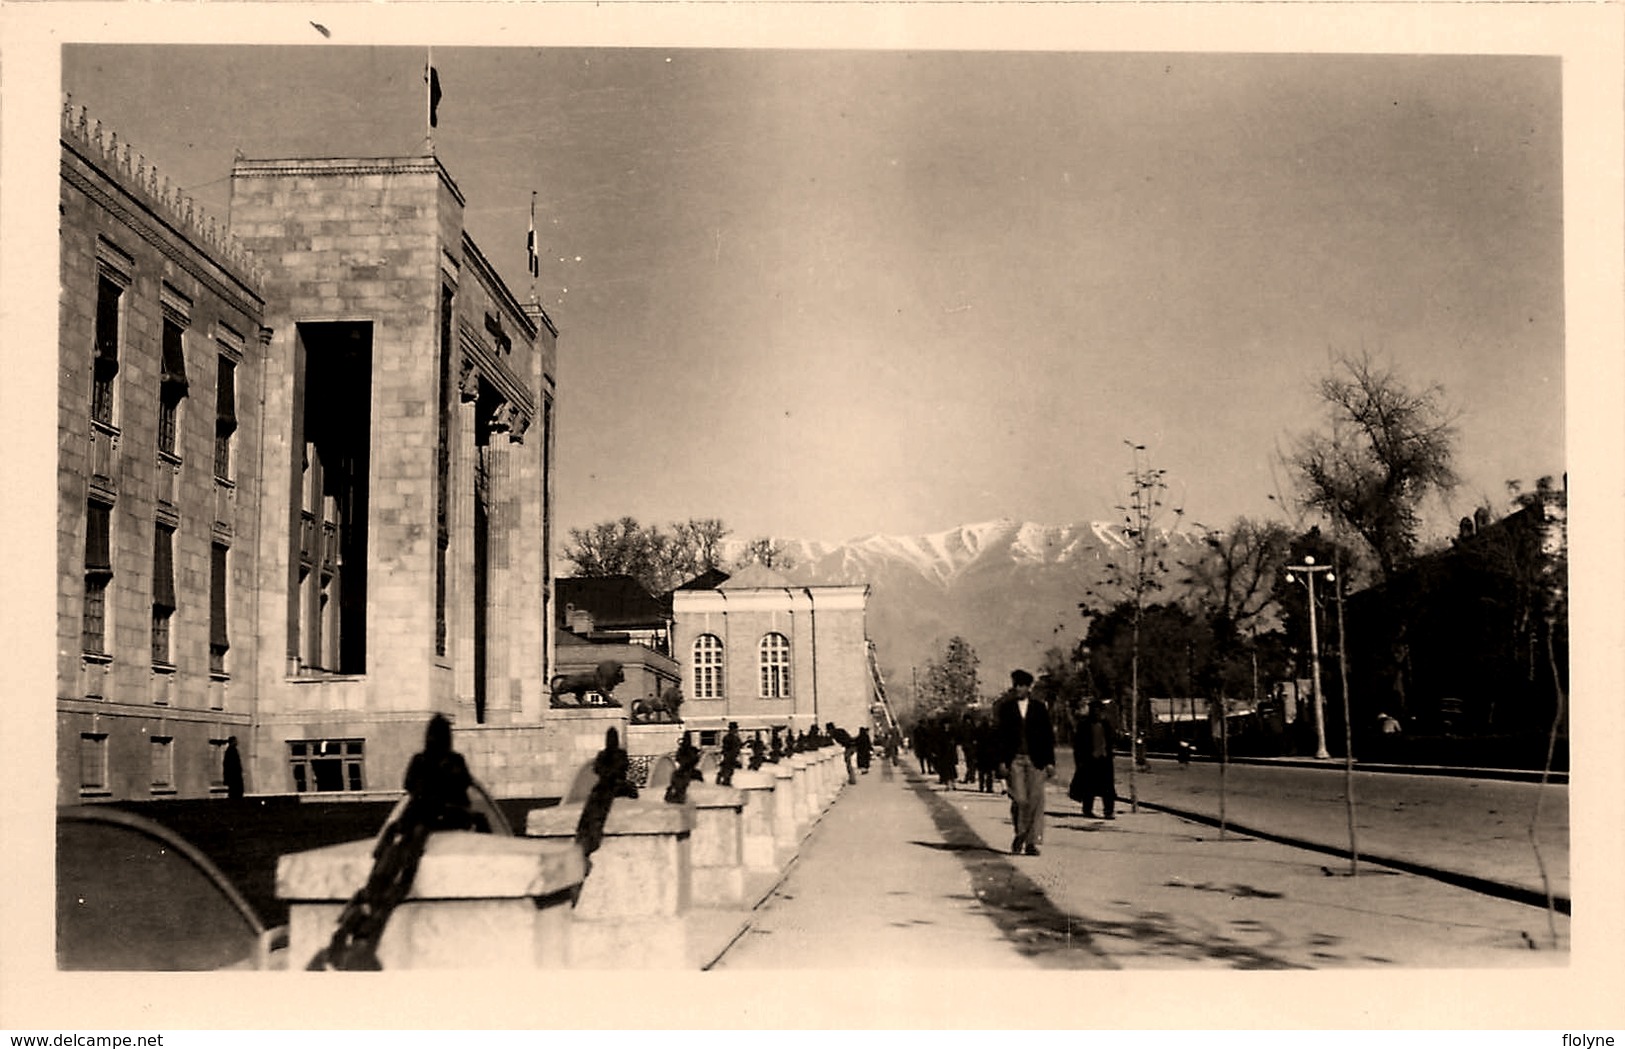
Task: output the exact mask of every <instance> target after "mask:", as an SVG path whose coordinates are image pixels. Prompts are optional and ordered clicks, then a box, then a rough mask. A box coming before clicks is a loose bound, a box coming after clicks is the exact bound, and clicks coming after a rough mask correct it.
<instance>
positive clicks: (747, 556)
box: [736, 536, 796, 571]
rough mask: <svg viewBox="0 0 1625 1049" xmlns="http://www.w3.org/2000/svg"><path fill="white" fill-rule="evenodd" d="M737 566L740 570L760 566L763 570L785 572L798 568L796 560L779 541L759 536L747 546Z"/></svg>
mask: <svg viewBox="0 0 1625 1049" xmlns="http://www.w3.org/2000/svg"><path fill="white" fill-rule="evenodd" d="M736 564H737V566H738V567H740V568H744V567H745V566H746V565H750V564H759V565H761V566H762V567H763V568H775V569H779V570H780V571H785V570H788V569H791V568H794V567H795V566H796V559H795V557H794V556H793V555H792V554H791V553H790V551H789V550H788V549H787V548H786V547H785V545H784V544H783V543H781V542H779V541H778V540H777V539H772V538H769V537H767V536H759V537H757V538H755V539H752V540H751V541H750V542H748V543H746V544H745V549H744V550H743V551H741V552H740V554H739V559H738V561H737V562H736Z"/></svg>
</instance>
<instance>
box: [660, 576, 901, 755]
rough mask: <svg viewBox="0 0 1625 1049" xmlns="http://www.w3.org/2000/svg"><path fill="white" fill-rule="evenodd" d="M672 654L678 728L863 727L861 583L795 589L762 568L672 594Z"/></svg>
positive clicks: (866, 675) (865, 683) (865, 666)
mask: <svg viewBox="0 0 1625 1049" xmlns="http://www.w3.org/2000/svg"><path fill="white" fill-rule="evenodd" d="M671 601H672V655H673V656H675V657H676V659H677V661H678V663H679V665H680V666H681V667H682V673H683V697H684V701H683V723H684V725H685V726H687V727H689V728H693V729H696V730H699V731H700V732H701V733H702V739H703V738H704V734H705V733H708V732H711V731H716V730H718V729H722V728H726V727H727V724H728V723H729V722H730V721H734V722H738V723H739V727H740V729H741V730H743V731H745V732H750V731H752V730H754V729H758V728H771V727H773V726H785V727H789V728H793V729H795V730H796V731H798V732H800V731H804V730H806V729H808V728H811V727H812V726H813V725H820V726H822V725H825V724H828V723H829V722H834V723H835V724H836V725H837V726H839V727H841V728H844V729H846V730H848V731H850V732H853V733H856V732H857V730H858V729H859V728H860V727H862V726H864V725H867V724H869V721H870V713H869V711H870V708H871V705H872V704H873V701H874V679H873V677H872V676H871V674H870V671H869V662H868V651H869V648H868V645H869V642H868V635H867V629H866V626H865V615H866V613H867V609H868V604H869V586H868V584H866V583H863V584H854V585H845V586H813V585H802V584H798V583H794V582H792V581H791V580H789V579H788V578H786V577H785V576H783V575H781V574H779V573H778V572H775V571H773V570H772V569H769V568H765V567H763V566H761V565H751V566H750V567H748V568H745V569H742V570H741V571H739V572H738V573H736V574H735V575H732V576H729V577H727V578H723V579H720V580H719V579H718V578H717V577H716V576H708V577H702V579H701V580H697V581H696V583H691V584H689V585H688V586H686V587H682V588H679V589H677V590H674V591H673V592H672V595H671Z"/></svg>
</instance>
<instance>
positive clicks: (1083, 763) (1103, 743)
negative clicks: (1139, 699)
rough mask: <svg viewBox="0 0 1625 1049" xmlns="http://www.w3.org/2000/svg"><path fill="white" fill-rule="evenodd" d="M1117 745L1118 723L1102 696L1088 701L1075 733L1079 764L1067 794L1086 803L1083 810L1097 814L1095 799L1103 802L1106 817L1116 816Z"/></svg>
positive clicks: (1074, 748)
mask: <svg viewBox="0 0 1625 1049" xmlns="http://www.w3.org/2000/svg"><path fill="white" fill-rule="evenodd" d="M1116 749H1117V727H1116V726H1115V725H1113V724H1112V721H1111V718H1109V717H1108V716H1107V715H1106V710H1105V707H1104V706H1103V705H1102V704H1101V702H1100V700H1099V699H1091V700H1090V701H1089V709H1088V712H1087V713H1085V714H1084V716H1083V717H1082V718H1080V719H1079V720H1078V725H1077V728H1076V730H1075V731H1074V732H1073V734H1072V756H1073V763H1074V765H1075V766H1076V768H1075V770H1074V771H1073V773H1072V785H1071V786H1070V787H1068V788H1067V792H1066V793H1067V797H1069V798H1071V799H1072V800H1073V801H1075V802H1077V803H1078V804H1080V805H1082V806H1083V814H1084V815H1085V816H1087V817H1088V818H1090V819H1094V817H1095V799H1096V798H1099V799H1100V802H1101V811H1102V812H1104V813H1105V818H1106V819H1109V820H1114V819H1116V818H1117V813H1116V808H1117V784H1116V781H1115V777H1114V774H1113V773H1114V769H1113V765H1112V756H1113V754H1114V753H1115V752H1116Z"/></svg>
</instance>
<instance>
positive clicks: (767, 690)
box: [760, 634, 790, 699]
mask: <svg viewBox="0 0 1625 1049" xmlns="http://www.w3.org/2000/svg"><path fill="white" fill-rule="evenodd" d="M760 665H761V675H762V678H761V680H762V691H761V696H762V698H763V699H789V698H790V639H789V638H787V637H785V636H784V635H783V634H768V635H767V636H765V637H763V638H762V645H761V656H760Z"/></svg>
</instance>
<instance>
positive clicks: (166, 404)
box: [158, 311, 186, 458]
mask: <svg viewBox="0 0 1625 1049" xmlns="http://www.w3.org/2000/svg"><path fill="white" fill-rule="evenodd" d="M185 397H186V347H185V342H184V340H183V337H182V325H181V323H180V321H178V320H177V319H176V318H175V317H173V316H171V315H170V314H169V312H168V311H165V313H164V336H163V361H162V365H161V367H160V369H159V372H158V450H159V451H160V452H162V453H164V454H165V455H169V456H175V457H177V458H178V457H179V453H178V451H177V449H178V448H179V433H180V413H181V401H182V400H184V399H185Z"/></svg>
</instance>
